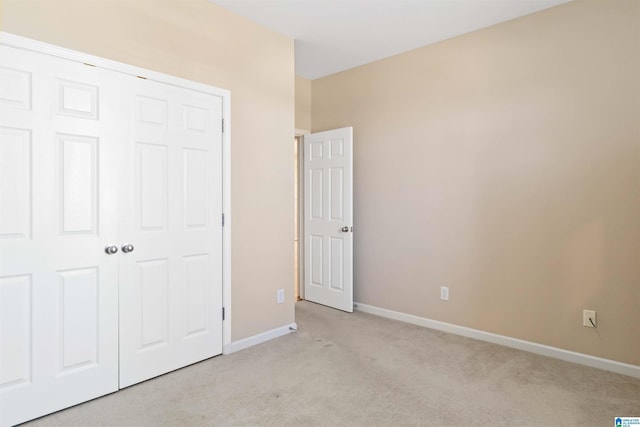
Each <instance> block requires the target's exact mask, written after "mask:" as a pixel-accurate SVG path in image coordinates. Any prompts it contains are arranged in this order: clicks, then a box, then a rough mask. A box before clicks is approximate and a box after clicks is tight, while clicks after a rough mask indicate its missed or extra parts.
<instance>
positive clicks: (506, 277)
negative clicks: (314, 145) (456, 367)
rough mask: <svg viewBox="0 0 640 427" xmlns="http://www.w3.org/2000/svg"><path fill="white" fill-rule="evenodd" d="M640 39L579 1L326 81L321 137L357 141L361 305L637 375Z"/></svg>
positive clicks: (633, 12) (623, 8)
mask: <svg viewBox="0 0 640 427" xmlns="http://www.w3.org/2000/svg"><path fill="white" fill-rule="evenodd" d="M639 31H640V2H638V1H637V0H627V1H621V0H612V1H587V0H581V1H575V2H571V3H568V4H566V5H562V6H560V7H557V8H552V9H548V10H546V11H543V12H540V13H537V14H534V15H530V16H527V17H523V18H520V19H517V20H514V21H511V22H508V23H504V24H501V25H497V26H494V27H491V28H488V29H484V30H481V31H477V32H474V33H471V34H468V35H464V36H461V37H458V38H455V39H451V40H448V41H445V42H442V43H438V44H435V45H432V46H428V47H424V48H421V49H418V50H414V51H411V52H408V53H406V54H402V55H399V56H396V57H393V58H389V59H386V60H382V61H378V62H375V63H372V64H369V65H365V66H362V67H360V68H356V69H353V70H349V71H345V72H342V73H339V74H336V75H333V76H329V77H326V78H322V79H318V80H314V81H313V82H312V91H313V98H312V117H313V131H321V130H326V129H331V128H338V127H342V126H350V125H352V126H354V137H355V143H354V144H355V148H354V155H355V165H354V168H355V175H354V182H355V207H354V208H355V223H354V228H355V230H357V232H356V233H355V299H356V300H357V301H359V302H361V303H366V304H372V305H375V306H380V307H385V308H388V309H392V310H397V311H401V312H405V313H410V314H414V315H418V316H423V317H427V318H431V319H437V320H441V321H445V322H450V323H454V324H457V325H462V326H468V327H471V328H477V329H480V330H485V331H490V332H493V333H497V334H503V335H507V336H511V337H515V338H520V339H524V340H529V341H533V342H538V343H542V344H546V345H550V346H554V347H559V348H563V349H567V350H572V351H577V352H580V353H586V354H590V355H594V356H600V357H604V358H609V359H613V360H617V361H621V362H626V363H630V364H635V365H640V339H638V337H640V309H639V308H638V307H640V83H639V82H640V79H639V78H638V76H640V54H639V53H640V32H639ZM441 285H447V286H449V287H450V296H451V298H450V301H448V302H444V301H440V300H439V288H440V286H441ZM583 308H588V309H594V310H597V311H598V328H597V329H596V330H594V329H588V328H584V327H583V326H582V309H583Z"/></svg>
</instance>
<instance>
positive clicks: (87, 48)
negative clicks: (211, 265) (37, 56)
mask: <svg viewBox="0 0 640 427" xmlns="http://www.w3.org/2000/svg"><path fill="white" fill-rule="evenodd" d="M2 29H3V30H4V31H7V32H11V33H15V34H19V35H22V36H25V37H30V38H33V39H36V40H41V41H45V42H48V43H52V44H56V45H60V46H64V47H67V48H70V49H75V50H78V51H82V52H87V53H90V54H93V55H98V56H102V57H106V58H110V59H113V60H116V61H121V62H124V63H128V64H133V65H137V66H141V67H145V68H149V69H152V70H156V71H159V72H163V73H167V74H171V75H175V76H178V77H183V78H186V79H190V80H195V81H198V82H202V83H206V84H210V85H212V86H216V87H220V88H223V89H229V90H230V91H231V106H232V107H231V122H232V123H231V132H232V133H231V136H232V139H231V156H232V166H231V175H232V178H231V179H232V188H231V199H232V201H231V203H232V222H233V231H232V233H233V235H232V280H233V285H232V288H233V290H232V298H233V307H232V328H233V330H232V339H233V340H238V339H242V338H245V337H247V336H251V335H254V334H257V333H260V332H263V331H266V330H269V329H272V328H276V327H280V326H283V325H286V324H288V323H291V322H293V321H294V305H293V273H292V271H293V226H292V224H293V209H292V206H293V172H294V171H293V162H292V160H291V159H292V158H293V144H292V143H291V138H292V129H293V127H294V62H293V59H294V56H293V41H292V40H290V39H288V38H286V37H284V36H281V35H279V34H276V33H274V32H272V31H270V30H267V29H265V28H263V27H261V26H259V25H257V24H254V23H252V22H250V21H248V20H246V19H244V18H241V17H239V16H237V15H235V14H232V13H230V12H228V11H226V10H224V9H222V8H220V7H218V6H215V5H213V4H211V3H209V2H207V1H206V0H136V1H129V0H94V1H86V0H75V1H74V0H56V1H49V0H41V1H38V0H4V2H3V10H2ZM278 288H285V289H286V303H285V304H281V305H278V304H276V290H277V289H278Z"/></svg>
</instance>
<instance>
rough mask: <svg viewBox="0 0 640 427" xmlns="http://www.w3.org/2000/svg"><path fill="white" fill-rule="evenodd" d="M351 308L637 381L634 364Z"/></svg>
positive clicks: (639, 372)
mask: <svg viewBox="0 0 640 427" xmlns="http://www.w3.org/2000/svg"><path fill="white" fill-rule="evenodd" d="M354 308H355V309H356V310H358V311H362V312H363V313H369V314H374V315H376V316H380V317H386V318H387V319H393V320H399V321H401V322H405V323H411V324H412V325H418V326H423V327H425V328H430V329H435V330H438V331H443V332H448V333H451V334H455V335H460V336H463V337H467V338H473V339H476V340H480V341H486V342H490V343H493V344H499V345H503V346H505V347H511V348H515V349H518V350H523V351H528V352H530V353H535V354H539V355H542V356H547V357H552V358H554V359H560V360H564V361H567V362H572V363H577V364H579V365H585V366H589V367H592V368H597V369H603V370H605V371H611V372H615V373H617V374H622V375H628V376H630V377H635V378H640V366H637V365H630V364H627V363H621V362H616V361H615V360H610V359H603V358H600V357H595V356H590V355H588V354H583V353H576V352H574V351H569V350H563V349H561V348H557V347H551V346H548V345H543V344H538V343H534V342H531V341H524V340H520V339H517V338H511V337H507V336H504V335H497V334H493V333H491V332H485V331H480V330H478V329H472V328H467V327H465V326H458V325H453V324H451V323H446V322H440V321H438V320H432V319H427V318H425V317H420V316H414V315H412V314H406V313H401V312H399V311H393V310H388V309H386V308H380V307H375V306H373V305H367V304H361V303H355V304H354Z"/></svg>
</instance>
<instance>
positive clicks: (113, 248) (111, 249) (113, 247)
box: [104, 245, 118, 255]
mask: <svg viewBox="0 0 640 427" xmlns="http://www.w3.org/2000/svg"><path fill="white" fill-rule="evenodd" d="M104 251H105V252H106V253H107V255H113V254H115V253H116V252H118V247H117V246H116V245H109V246H105V248H104Z"/></svg>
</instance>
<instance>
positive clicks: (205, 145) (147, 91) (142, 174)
mask: <svg viewBox="0 0 640 427" xmlns="http://www.w3.org/2000/svg"><path fill="white" fill-rule="evenodd" d="M127 93H129V94H130V95H129V107H128V108H126V107H125V108H124V110H125V111H128V112H129V113H128V114H129V115H130V118H129V119H128V120H127V121H128V122H129V123H132V126H133V129H132V134H131V137H130V138H129V140H128V146H127V149H126V153H127V154H126V155H125V157H126V158H127V160H126V164H128V165H129V166H130V167H128V168H124V169H125V171H128V173H124V174H123V176H122V179H123V181H122V187H121V189H122V194H123V198H122V203H121V217H122V218H123V219H124V221H125V222H123V223H122V227H123V228H122V235H123V236H126V240H127V242H128V243H131V244H132V245H133V247H134V248H135V249H134V250H133V251H132V252H129V253H127V254H123V255H122V256H121V259H120V263H121V264H120V268H121V270H120V271H121V273H120V387H126V386H129V385H131V384H135V383H137V382H140V381H143V380H146V379H149V378H152V377H155V376H157V375H161V374H163V373H165V372H169V371H171V370H174V369H178V368H181V367H183V366H186V365H188V364H191V363H195V362H197V361H200V360H203V359H206V358H208V357H212V356H215V355H218V354H220V353H222V313H221V308H222V224H221V216H222V191H221V189H222V129H221V122H222V99H221V98H219V97H216V96H212V95H208V94H205V93H201V92H197V91H192V90H189V89H183V88H178V87H175V86H170V85H166V84H163V83H159V82H154V81H151V80H141V79H131V80H130V82H129V83H128V89H127Z"/></svg>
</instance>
